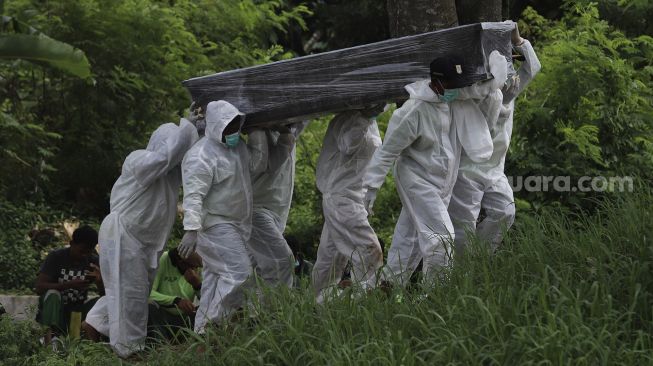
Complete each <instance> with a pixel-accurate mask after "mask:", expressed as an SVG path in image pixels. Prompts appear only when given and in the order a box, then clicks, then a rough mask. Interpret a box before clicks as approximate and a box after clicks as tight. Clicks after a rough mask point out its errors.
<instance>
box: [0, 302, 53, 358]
mask: <svg viewBox="0 0 653 366" xmlns="http://www.w3.org/2000/svg"><path fill="white" fill-rule="evenodd" d="M40 336H41V330H40V327H39V326H38V324H36V323H35V322H34V321H13V320H12V319H11V318H10V317H9V316H8V315H0V360H2V361H0V363H2V365H7V366H13V365H23V364H24V362H25V360H26V359H28V357H29V356H33V355H35V354H39V353H42V350H43V347H42V346H41V345H40V344H39V337H40Z"/></svg>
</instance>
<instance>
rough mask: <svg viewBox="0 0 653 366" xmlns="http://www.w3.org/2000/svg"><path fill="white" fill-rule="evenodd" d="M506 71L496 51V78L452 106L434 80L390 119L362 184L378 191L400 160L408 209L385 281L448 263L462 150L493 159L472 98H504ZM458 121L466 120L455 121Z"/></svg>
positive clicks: (420, 85) (411, 88) (398, 178)
mask: <svg viewBox="0 0 653 366" xmlns="http://www.w3.org/2000/svg"><path fill="white" fill-rule="evenodd" d="M506 65H507V64H506V60H505V58H504V57H503V56H501V54H499V53H498V52H497V51H494V52H492V53H491V54H490V72H491V73H492V74H493V76H494V79H493V80H492V81H490V82H483V83H477V84H474V85H471V86H468V87H465V88H461V89H459V95H458V98H457V100H455V101H453V102H451V103H445V102H443V101H442V100H441V97H440V96H439V95H437V94H436V93H435V92H434V91H433V90H432V89H431V88H430V86H429V85H430V80H422V81H418V82H416V83H413V84H410V85H407V86H406V90H407V91H408V94H409V95H410V99H409V100H408V101H407V102H406V103H404V105H403V106H402V107H401V108H399V109H397V110H396V111H395V113H394V114H393V116H392V118H391V119H390V123H389V125H388V130H387V131H386V135H385V136H386V137H385V140H384V142H383V146H382V147H381V148H380V149H379V150H378V151H377V152H376V154H375V155H374V158H373V159H372V162H371V163H370V165H369V167H368V171H367V173H366V175H365V178H364V180H363V185H364V187H365V188H366V189H378V188H379V187H380V186H381V185H382V184H383V181H384V179H385V176H386V175H387V173H388V171H389V170H390V167H391V166H392V164H393V163H395V161H396V163H395V166H394V177H395V183H396V186H397V191H398V193H399V197H400V199H401V202H402V206H403V207H402V210H401V213H400V215H399V219H398V220H397V224H396V226H395V231H394V234H393V237H392V244H391V246H390V249H389V250H388V260H387V264H386V267H385V268H384V275H385V277H386V279H388V280H392V281H398V282H399V283H400V284H401V285H405V284H406V283H407V281H408V279H409V278H410V275H411V273H412V272H413V271H414V270H415V268H416V267H417V265H418V264H419V261H420V260H422V259H423V260H424V267H423V268H424V273H425V275H428V274H429V272H432V271H434V270H437V269H439V268H441V267H445V266H447V265H448V264H449V261H450V259H451V257H452V254H453V253H452V250H451V247H450V243H452V242H453V239H454V229H453V224H452V222H451V219H450V218H449V215H448V212H447V206H448V204H449V200H450V198H451V192H452V190H453V186H454V183H455V180H456V176H457V172H458V164H459V161H460V154H461V151H462V149H463V148H465V149H467V150H469V155H470V156H472V158H473V159H474V160H475V161H482V160H483V159H487V158H488V157H489V156H490V155H491V153H492V141H491V138H490V134H489V129H488V126H487V122H486V120H485V118H484V116H483V114H482V113H481V112H480V111H479V110H478V107H477V106H476V104H475V103H474V102H473V101H472V100H475V99H483V98H485V97H487V96H488V95H489V94H492V93H495V92H498V88H499V87H500V86H501V85H503V83H504V82H505V79H506V74H507V67H506ZM495 100H496V97H495ZM456 119H457V120H459V121H461V122H460V123H458V124H456V123H454V122H453V121H454V120H456Z"/></svg>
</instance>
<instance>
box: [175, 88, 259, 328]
mask: <svg viewBox="0 0 653 366" xmlns="http://www.w3.org/2000/svg"><path fill="white" fill-rule="evenodd" d="M238 115H240V116H243V117H244V115H243V114H242V113H241V112H239V111H238V109H237V108H236V107H234V106H233V105H231V104H230V103H228V102H226V101H222V100H221V101H217V102H211V103H209V104H208V105H207V108H206V114H205V120H206V132H205V133H206V135H205V136H204V137H203V138H202V139H200V140H199V141H198V142H197V143H196V144H195V145H194V146H193V148H192V149H190V151H189V152H188V153H187V154H186V157H184V161H183V163H182V175H183V183H184V202H183V209H184V230H186V231H198V235H197V252H198V254H199V255H200V256H201V257H202V261H203V264H204V266H203V268H202V293H201V297H200V305H199V308H198V310H197V314H196V316H195V331H196V332H198V333H203V332H204V328H205V326H206V324H207V323H208V322H209V321H210V322H213V323H216V322H218V321H220V320H221V319H223V318H225V317H227V316H229V315H230V314H232V313H233V312H234V311H235V310H237V309H238V308H240V307H242V306H243V305H244V289H245V286H246V283H247V280H248V279H249V278H250V275H251V274H252V264H251V262H250V259H249V255H248V253H247V249H246V246H245V243H247V240H249V236H250V232H251V227H252V185H251V180H250V154H249V151H248V148H247V146H246V144H245V143H244V142H243V141H242V140H241V141H239V142H238V145H237V146H235V147H228V146H227V144H226V143H225V142H223V141H222V133H223V131H224V130H225V128H226V127H227V125H228V124H229V122H231V121H232V120H233V119H234V118H235V117H236V116H238ZM243 122H244V118H241V119H240V123H241V126H242V123H243Z"/></svg>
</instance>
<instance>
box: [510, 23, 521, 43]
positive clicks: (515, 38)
mask: <svg viewBox="0 0 653 366" xmlns="http://www.w3.org/2000/svg"><path fill="white" fill-rule="evenodd" d="M511 40H512V44H513V45H514V46H521V44H522V43H524V39H523V38H522V37H521V36H520V35H519V26H518V25H517V23H515V29H513V30H512V34H511Z"/></svg>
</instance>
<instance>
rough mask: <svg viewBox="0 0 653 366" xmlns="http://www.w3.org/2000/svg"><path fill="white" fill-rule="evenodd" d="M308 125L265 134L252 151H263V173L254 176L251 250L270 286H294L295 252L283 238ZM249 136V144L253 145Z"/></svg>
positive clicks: (253, 260) (255, 264)
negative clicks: (298, 145) (298, 142)
mask: <svg viewBox="0 0 653 366" xmlns="http://www.w3.org/2000/svg"><path fill="white" fill-rule="evenodd" d="M305 125H306V124H302V123H298V124H295V125H293V127H291V131H289V133H283V134H279V133H278V132H276V131H271V130H266V131H265V132H264V133H265V135H264V136H263V140H262V141H261V142H263V143H258V144H257V143H254V144H255V145H260V146H254V147H253V150H256V151H262V150H264V151H265V153H264V154H262V156H263V159H264V160H265V159H266V157H267V160H266V161H265V164H264V169H265V170H264V171H263V172H261V173H259V174H252V190H253V193H254V212H253V216H252V235H251V237H250V239H249V242H248V247H247V248H248V249H249V252H250V256H251V259H252V263H253V265H254V268H255V270H256V271H257V274H258V275H259V276H260V277H261V278H262V279H263V280H264V281H265V282H266V284H268V285H276V284H284V285H286V286H288V287H292V285H293V274H294V263H295V259H294V257H293V253H292V250H291V249H290V247H289V246H288V243H287V242H286V239H284V237H283V232H284V229H285V228H286V221H287V220H288V213H289V212H290V203H291V201H292V192H293V185H294V180H295V139H296V138H297V137H298V135H299V133H301V131H302V130H303V129H304V127H305ZM252 140H253V139H252V135H251V134H250V144H252V143H253V141H252Z"/></svg>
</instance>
